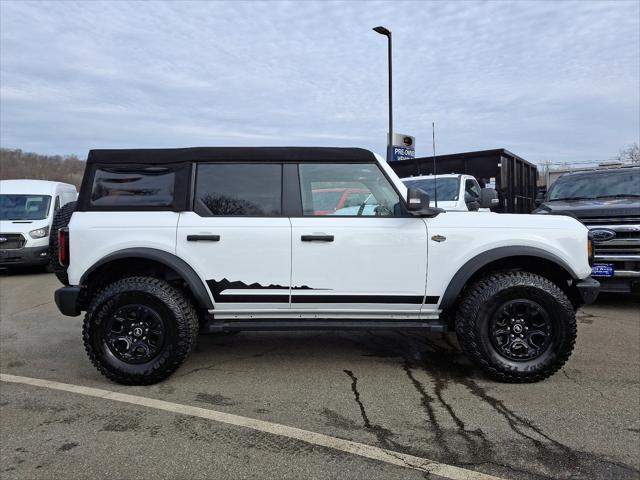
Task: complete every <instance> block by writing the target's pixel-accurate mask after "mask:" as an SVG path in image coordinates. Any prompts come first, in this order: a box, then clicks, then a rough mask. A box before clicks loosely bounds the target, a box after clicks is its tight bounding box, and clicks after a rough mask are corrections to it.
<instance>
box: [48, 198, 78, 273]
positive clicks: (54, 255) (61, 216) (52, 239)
mask: <svg viewBox="0 0 640 480" xmlns="http://www.w3.org/2000/svg"><path fill="white" fill-rule="evenodd" d="M75 209H76V202H69V203H66V204H64V205H63V206H62V207H60V209H59V210H58V211H57V212H56V214H55V215H54V217H53V222H52V223H51V231H50V232H49V268H50V270H51V271H53V273H55V274H56V277H58V280H60V281H61V282H62V284H63V285H69V276H68V275H67V267H64V266H62V265H60V263H59V262H58V230H60V229H61V228H64V227H66V226H68V225H69V222H70V221H71V215H73V211H74V210H75Z"/></svg>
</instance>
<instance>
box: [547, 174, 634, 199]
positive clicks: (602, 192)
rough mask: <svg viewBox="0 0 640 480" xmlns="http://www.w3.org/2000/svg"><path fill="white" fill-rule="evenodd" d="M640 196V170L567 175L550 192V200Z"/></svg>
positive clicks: (557, 181) (556, 182)
mask: <svg viewBox="0 0 640 480" xmlns="http://www.w3.org/2000/svg"><path fill="white" fill-rule="evenodd" d="M637 196H640V170H633V171H631V170H626V171H615V172H607V173H591V174H582V175H565V176H562V177H560V178H559V179H558V180H556V181H555V183H554V184H553V185H552V186H551V189H550V190H549V195H548V198H549V200H584V199H594V198H606V197H637Z"/></svg>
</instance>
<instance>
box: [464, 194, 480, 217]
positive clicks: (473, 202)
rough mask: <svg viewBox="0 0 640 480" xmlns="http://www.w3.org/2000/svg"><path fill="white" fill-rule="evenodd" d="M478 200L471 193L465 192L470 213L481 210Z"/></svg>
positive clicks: (465, 201)
mask: <svg viewBox="0 0 640 480" xmlns="http://www.w3.org/2000/svg"><path fill="white" fill-rule="evenodd" d="M478 200H479V199H478V198H477V197H474V196H473V195H471V194H470V193H469V192H464V203H466V204H467V208H468V209H469V211H470V212H475V211H476V210H479V209H480V202H478Z"/></svg>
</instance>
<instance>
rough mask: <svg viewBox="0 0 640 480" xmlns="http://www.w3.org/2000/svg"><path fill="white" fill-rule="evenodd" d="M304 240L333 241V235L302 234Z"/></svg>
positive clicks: (301, 238)
mask: <svg viewBox="0 0 640 480" xmlns="http://www.w3.org/2000/svg"><path fill="white" fill-rule="evenodd" d="M300 240H302V241H303V242H333V235H302V236H301V237H300Z"/></svg>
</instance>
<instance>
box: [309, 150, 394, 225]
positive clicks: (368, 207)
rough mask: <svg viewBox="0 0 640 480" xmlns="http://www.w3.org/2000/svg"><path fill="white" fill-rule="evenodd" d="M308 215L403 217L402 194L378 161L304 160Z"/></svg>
mask: <svg viewBox="0 0 640 480" xmlns="http://www.w3.org/2000/svg"><path fill="white" fill-rule="evenodd" d="M299 173H300V190H301V194H302V210H303V214H304V215H305V216H324V215H337V216H340V215H342V216H367V217H372V216H378V217H392V216H400V215H401V213H400V212H401V210H400V197H399V195H398V193H397V192H396V191H395V189H394V188H393V186H392V185H391V183H389V180H387V178H386V177H385V176H384V175H383V174H382V172H381V171H380V168H379V167H378V166H377V165H376V164H373V163H372V164H368V163H366V164H362V163H358V164H321V163H303V164H300V166H299Z"/></svg>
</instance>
